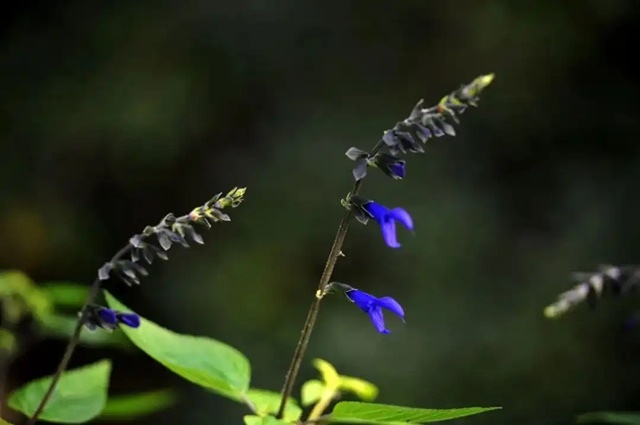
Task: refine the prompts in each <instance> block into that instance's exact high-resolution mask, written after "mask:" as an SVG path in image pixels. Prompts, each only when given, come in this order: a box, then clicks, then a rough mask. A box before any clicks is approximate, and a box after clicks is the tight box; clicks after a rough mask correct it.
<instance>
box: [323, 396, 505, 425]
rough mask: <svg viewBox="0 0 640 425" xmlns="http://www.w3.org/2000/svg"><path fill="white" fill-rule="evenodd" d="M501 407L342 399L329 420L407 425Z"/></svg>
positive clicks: (458, 416) (475, 413) (347, 422)
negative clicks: (422, 405)
mask: <svg viewBox="0 0 640 425" xmlns="http://www.w3.org/2000/svg"><path fill="white" fill-rule="evenodd" d="M496 409H500V407H465V408H461V409H419V408H415V407H402V406H391V405H388V404H377V403H360V402H355V401H342V402H340V403H338V404H336V407H335V408H334V409H333V412H332V413H331V417H330V418H329V421H331V422H339V423H346V424H378V425H401V424H403V425H406V424H424V423H428V422H439V421H446V420H449V419H455V418H461V417H463V416H471V415H477V414H478V413H483V412H488V411H490V410H496Z"/></svg>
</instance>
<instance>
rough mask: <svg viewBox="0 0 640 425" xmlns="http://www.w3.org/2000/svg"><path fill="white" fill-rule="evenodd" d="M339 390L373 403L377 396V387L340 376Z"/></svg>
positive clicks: (362, 380)
mask: <svg viewBox="0 0 640 425" xmlns="http://www.w3.org/2000/svg"><path fill="white" fill-rule="evenodd" d="M339 388H340V390H341V391H347V392H350V393H353V394H355V395H356V396H358V398H360V400H363V401H373V400H375V399H376V397H377V396H378V387H376V386H375V385H374V384H373V383H371V382H369V381H365V380H364V379H360V378H354V377H352V376H342V375H341V376H340V387H339Z"/></svg>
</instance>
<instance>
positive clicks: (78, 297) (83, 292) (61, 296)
mask: <svg viewBox="0 0 640 425" xmlns="http://www.w3.org/2000/svg"><path fill="white" fill-rule="evenodd" d="M41 289H42V291H43V292H44V293H45V294H46V295H47V296H48V297H49V299H50V300H51V302H52V303H53V304H54V305H55V306H56V307H61V308H77V309H80V308H82V306H83V305H84V303H85V302H86V301H87V296H88V294H89V287H88V286H85V285H79V284H77V283H70V282H47V283H43V284H42V285H41Z"/></svg>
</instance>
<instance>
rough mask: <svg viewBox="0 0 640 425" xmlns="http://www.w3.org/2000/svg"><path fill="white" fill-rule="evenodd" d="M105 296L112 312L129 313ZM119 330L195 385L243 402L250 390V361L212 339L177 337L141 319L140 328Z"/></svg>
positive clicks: (187, 336) (229, 347)
mask: <svg viewBox="0 0 640 425" xmlns="http://www.w3.org/2000/svg"><path fill="white" fill-rule="evenodd" d="M105 296H106V299H107V303H108V304H109V306H110V307H111V308H113V309H114V310H119V311H127V312H129V311H131V310H130V309H129V308H128V307H127V306H125V305H124V304H122V303H121V302H120V301H118V300H117V299H116V298H115V297H113V295H111V294H109V293H108V292H106V291H105ZM121 329H122V330H123V332H124V333H125V334H126V335H127V337H129V339H130V340H131V342H133V343H134V344H135V345H136V346H137V347H138V348H140V349H141V350H142V351H144V352H145V353H147V354H148V355H149V356H151V357H152V358H153V359H154V360H156V361H157V362H158V363H160V364H162V365H164V366H165V367H166V368H167V369H169V370H171V371H172V372H173V373H175V374H177V375H180V376H182V377H183V378H184V379H186V380H188V381H191V382H193V383H194V384H196V385H200V386H201V387H204V388H207V389H209V390H211V391H214V392H217V393H218V394H221V395H223V396H225V397H228V398H231V399H233V400H236V401H242V396H243V394H244V393H245V392H246V391H247V390H248V389H249V381H250V379H251V367H250V365H249V361H248V360H247V358H246V357H245V356H244V355H243V354H242V353H241V352H240V351H238V350H236V349H235V348H233V347H231V346H230V345H227V344H224V343H222V342H220V341H217V340H215V339H212V338H207V337H202V336H192V335H184V334H179V333H177V332H173V331H170V330H169V329H166V328H163V327H161V326H159V325H157V324H155V323H153V322H152V321H150V320H147V319H145V318H144V317H140V327H138V328H135V329H134V328H129V327H127V326H123V327H122V328H121Z"/></svg>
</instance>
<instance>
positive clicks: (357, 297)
mask: <svg viewBox="0 0 640 425" xmlns="http://www.w3.org/2000/svg"><path fill="white" fill-rule="evenodd" d="M343 286H347V285H343ZM344 294H345V295H346V297H347V298H348V299H349V300H350V301H351V302H353V303H354V304H355V305H357V306H358V307H359V308H360V310H362V311H364V312H365V313H367V314H368V315H369V318H370V319H371V322H372V323H373V326H375V328H376V330H377V331H378V332H380V333H382V334H388V333H391V331H390V330H388V329H387V328H385V326H384V316H383V315H382V309H383V308H386V309H387V310H389V311H391V312H392V313H394V314H395V315H396V316H398V317H399V318H400V320H402V322H403V323H404V310H403V309H402V306H400V304H398V302H397V301H396V300H394V299H393V298H391V297H382V298H376V297H374V296H373V295H369V294H367V293H366V292H362V291H360V290H358V289H354V288H351V289H347V290H346V291H345V292H344Z"/></svg>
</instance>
